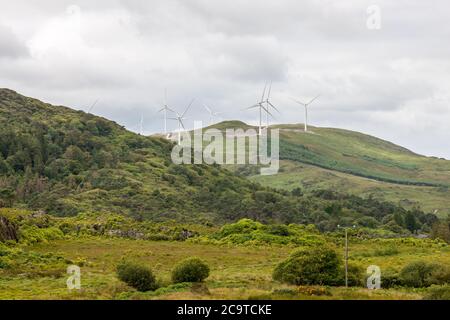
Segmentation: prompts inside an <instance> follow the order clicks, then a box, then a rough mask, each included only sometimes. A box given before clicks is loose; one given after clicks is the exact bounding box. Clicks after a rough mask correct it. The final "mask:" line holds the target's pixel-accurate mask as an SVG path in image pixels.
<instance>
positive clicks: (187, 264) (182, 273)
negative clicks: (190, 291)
mask: <svg viewBox="0 0 450 320" xmlns="http://www.w3.org/2000/svg"><path fill="white" fill-rule="evenodd" d="M208 276H209V267H208V265H207V264H206V263H205V262H204V261H202V260H201V259H199V258H195V257H194V258H188V259H185V260H183V261H181V262H180V263H178V264H177V265H176V266H175V268H174V269H173V271H172V281H173V282H174V283H180V282H200V281H203V280H204V279H206V278H208Z"/></svg>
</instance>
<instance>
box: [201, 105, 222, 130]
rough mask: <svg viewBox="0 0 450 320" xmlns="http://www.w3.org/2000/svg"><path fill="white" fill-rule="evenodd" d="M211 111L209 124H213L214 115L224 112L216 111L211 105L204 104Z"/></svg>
mask: <svg viewBox="0 0 450 320" xmlns="http://www.w3.org/2000/svg"><path fill="white" fill-rule="evenodd" d="M203 106H204V107H205V109H206V111H208V113H209V124H210V125H212V124H213V120H214V117H216V116H218V115H219V114H222V112H217V111H216V112H214V111H213V110H212V109H211V108H210V107H208V106H207V105H206V104H204V105H203Z"/></svg>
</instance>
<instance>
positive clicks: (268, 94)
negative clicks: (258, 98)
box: [267, 81, 272, 101]
mask: <svg viewBox="0 0 450 320" xmlns="http://www.w3.org/2000/svg"><path fill="white" fill-rule="evenodd" d="M271 89H272V81H270V85H269V92H268V93H267V101H269V98H270V90H271Z"/></svg>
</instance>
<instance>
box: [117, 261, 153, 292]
mask: <svg viewBox="0 0 450 320" xmlns="http://www.w3.org/2000/svg"><path fill="white" fill-rule="evenodd" d="M117 276H118V278H119V279H120V280H122V281H123V282H125V283H126V284H128V285H129V286H131V287H133V288H135V289H137V290H138V291H149V290H155V289H157V288H158V285H157V283H156V278H155V276H154V275H153V272H152V271H151V270H150V269H149V268H148V267H145V266H142V265H139V264H136V263H133V262H129V261H122V262H121V263H120V264H119V265H118V266H117Z"/></svg>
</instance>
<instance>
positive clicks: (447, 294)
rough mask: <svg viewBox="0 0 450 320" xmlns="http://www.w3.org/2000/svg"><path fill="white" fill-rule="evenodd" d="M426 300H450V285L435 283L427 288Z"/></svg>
mask: <svg viewBox="0 0 450 320" xmlns="http://www.w3.org/2000/svg"><path fill="white" fill-rule="evenodd" d="M424 299H426V300H450V285H448V284H447V285H443V286H436V285H433V286H431V287H430V288H429V289H428V290H427V294H426V295H425V297H424Z"/></svg>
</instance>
